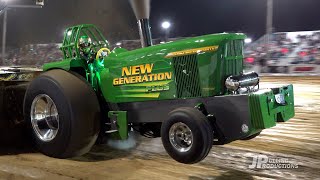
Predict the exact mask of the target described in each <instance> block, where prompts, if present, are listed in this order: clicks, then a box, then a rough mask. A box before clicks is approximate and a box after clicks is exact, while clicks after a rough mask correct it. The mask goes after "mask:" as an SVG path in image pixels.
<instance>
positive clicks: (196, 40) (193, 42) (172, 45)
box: [111, 33, 246, 58]
mask: <svg viewBox="0 0 320 180" xmlns="http://www.w3.org/2000/svg"><path fill="white" fill-rule="evenodd" d="M245 38H246V36H245V35H244V34H242V33H220V34H209V35H204V36H197V37H192V38H186V39H182V40H178V41H174V42H168V43H165V44H159V45H154V46H150V47H145V48H141V49H136V50H133V51H123V50H119V51H118V50H116V51H114V52H113V53H112V54H111V57H112V56H117V57H119V58H120V57H127V56H137V55H139V54H141V55H142V56H144V55H145V54H146V53H151V52H154V53H157V54H159V53H161V54H163V55H165V53H170V52H176V51H182V50H188V49H193V48H201V47H208V46H220V45H221V44H223V43H224V42H225V41H228V40H238V39H245Z"/></svg>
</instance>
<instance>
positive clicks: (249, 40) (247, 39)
mask: <svg viewBox="0 0 320 180" xmlns="http://www.w3.org/2000/svg"><path fill="white" fill-rule="evenodd" d="M244 42H245V43H246V44H249V43H251V42H252V39H251V38H246V39H245V40H244Z"/></svg>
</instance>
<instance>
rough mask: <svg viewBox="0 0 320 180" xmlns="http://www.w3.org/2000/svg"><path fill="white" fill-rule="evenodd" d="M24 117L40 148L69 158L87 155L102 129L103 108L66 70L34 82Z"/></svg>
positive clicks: (27, 94) (47, 75)
mask: <svg viewBox="0 0 320 180" xmlns="http://www.w3.org/2000/svg"><path fill="white" fill-rule="evenodd" d="M24 116H25V118H26V121H27V122H28V124H29V128H30V131H31V134H32V138H33V140H34V143H35V145H36V147H37V148H38V149H39V150H40V152H42V153H43V154H45V155H48V156H51V157H56V158H69V157H74V156H80V155H83V154H85V153H87V152H88V151H89V150H90V149H91V147H92V145H93V144H94V143H95V141H96V139H97V136H98V133H99V129H100V107H99V102H98V99H97V97H96V94H95V92H94V90H93V89H92V87H91V86H90V85H89V84H88V83H87V82H86V81H85V80H83V79H80V78H78V77H77V76H75V75H73V74H71V73H69V72H66V71H64V70H50V71H48V72H46V73H43V74H42V75H40V76H39V77H37V78H36V79H34V80H33V81H32V82H31V83H30V85H29V87H28V89H27V92H26V95H25V100H24Z"/></svg>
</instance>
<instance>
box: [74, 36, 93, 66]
mask: <svg viewBox="0 0 320 180" xmlns="http://www.w3.org/2000/svg"><path fill="white" fill-rule="evenodd" d="M78 47H79V50H80V55H81V57H82V58H83V59H85V60H86V61H87V62H88V63H91V62H93V61H94V59H95V55H96V53H95V52H94V51H93V50H92V41H91V38H89V37H88V36H86V35H84V36H81V37H80V39H79V42H78Z"/></svg>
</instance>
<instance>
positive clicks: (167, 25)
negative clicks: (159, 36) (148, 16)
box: [161, 21, 171, 29]
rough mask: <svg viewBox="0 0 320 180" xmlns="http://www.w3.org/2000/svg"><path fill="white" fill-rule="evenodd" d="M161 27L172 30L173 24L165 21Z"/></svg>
mask: <svg viewBox="0 0 320 180" xmlns="http://www.w3.org/2000/svg"><path fill="white" fill-rule="evenodd" d="M161 26H162V28H163V29H168V28H170V26H171V24H170V22H168V21H164V22H163V23H162V25H161Z"/></svg>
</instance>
